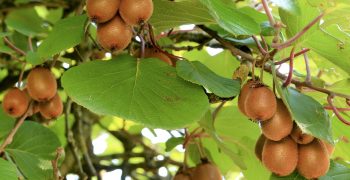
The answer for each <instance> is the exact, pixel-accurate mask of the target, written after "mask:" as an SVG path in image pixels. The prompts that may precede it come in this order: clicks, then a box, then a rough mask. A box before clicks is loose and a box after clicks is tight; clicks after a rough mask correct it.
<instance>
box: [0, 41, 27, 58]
mask: <svg viewBox="0 0 350 180" xmlns="http://www.w3.org/2000/svg"><path fill="white" fill-rule="evenodd" d="M3 40H4V42H5V43H6V44H7V45H8V46H9V48H11V49H12V50H14V51H16V52H17V53H18V54H19V55H22V56H25V55H26V53H25V52H24V51H23V50H22V49H20V48H18V47H17V46H15V45H14V44H13V43H12V42H11V41H10V40H9V39H8V38H7V37H6V36H5V37H3Z"/></svg>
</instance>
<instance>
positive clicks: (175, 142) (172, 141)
mask: <svg viewBox="0 0 350 180" xmlns="http://www.w3.org/2000/svg"><path fill="white" fill-rule="evenodd" d="M184 140H185V138H183V137H178V138H170V139H169V140H168V141H167V142H166V143H165V146H166V148H165V151H166V152H169V151H171V150H173V149H174V148H175V147H176V146H177V145H180V144H182V143H183V142H184Z"/></svg>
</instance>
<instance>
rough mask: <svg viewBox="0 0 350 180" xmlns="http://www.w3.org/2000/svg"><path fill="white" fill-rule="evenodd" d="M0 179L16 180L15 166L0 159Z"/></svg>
mask: <svg viewBox="0 0 350 180" xmlns="http://www.w3.org/2000/svg"><path fill="white" fill-rule="evenodd" d="M0 177H1V178H2V179H6V180H18V176H17V169H16V166H15V165H14V164H12V163H10V162H8V161H6V160H4V159H0Z"/></svg>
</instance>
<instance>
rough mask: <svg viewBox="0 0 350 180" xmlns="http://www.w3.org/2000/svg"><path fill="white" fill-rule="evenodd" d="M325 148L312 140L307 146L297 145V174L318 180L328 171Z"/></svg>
mask: <svg viewBox="0 0 350 180" xmlns="http://www.w3.org/2000/svg"><path fill="white" fill-rule="evenodd" d="M329 163H330V162H329V156H328V152H327V149H326V147H325V146H324V145H323V144H322V143H321V142H320V141H319V140H318V139H314V140H313V141H312V142H311V143H309V144H304V145H299V160H298V166H297V169H298V172H299V173H300V174H301V175H302V176H304V177H305V178H307V179H313V178H319V177H321V176H323V175H325V174H326V173H327V171H328V169H329Z"/></svg>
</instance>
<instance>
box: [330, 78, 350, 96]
mask: <svg viewBox="0 0 350 180" xmlns="http://www.w3.org/2000/svg"><path fill="white" fill-rule="evenodd" d="M327 89H329V90H331V91H333V92H337V93H344V94H347V93H349V92H350V78H347V79H343V80H341V81H338V82H336V83H334V84H332V85H331V86H329V87H328V88H327Z"/></svg>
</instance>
